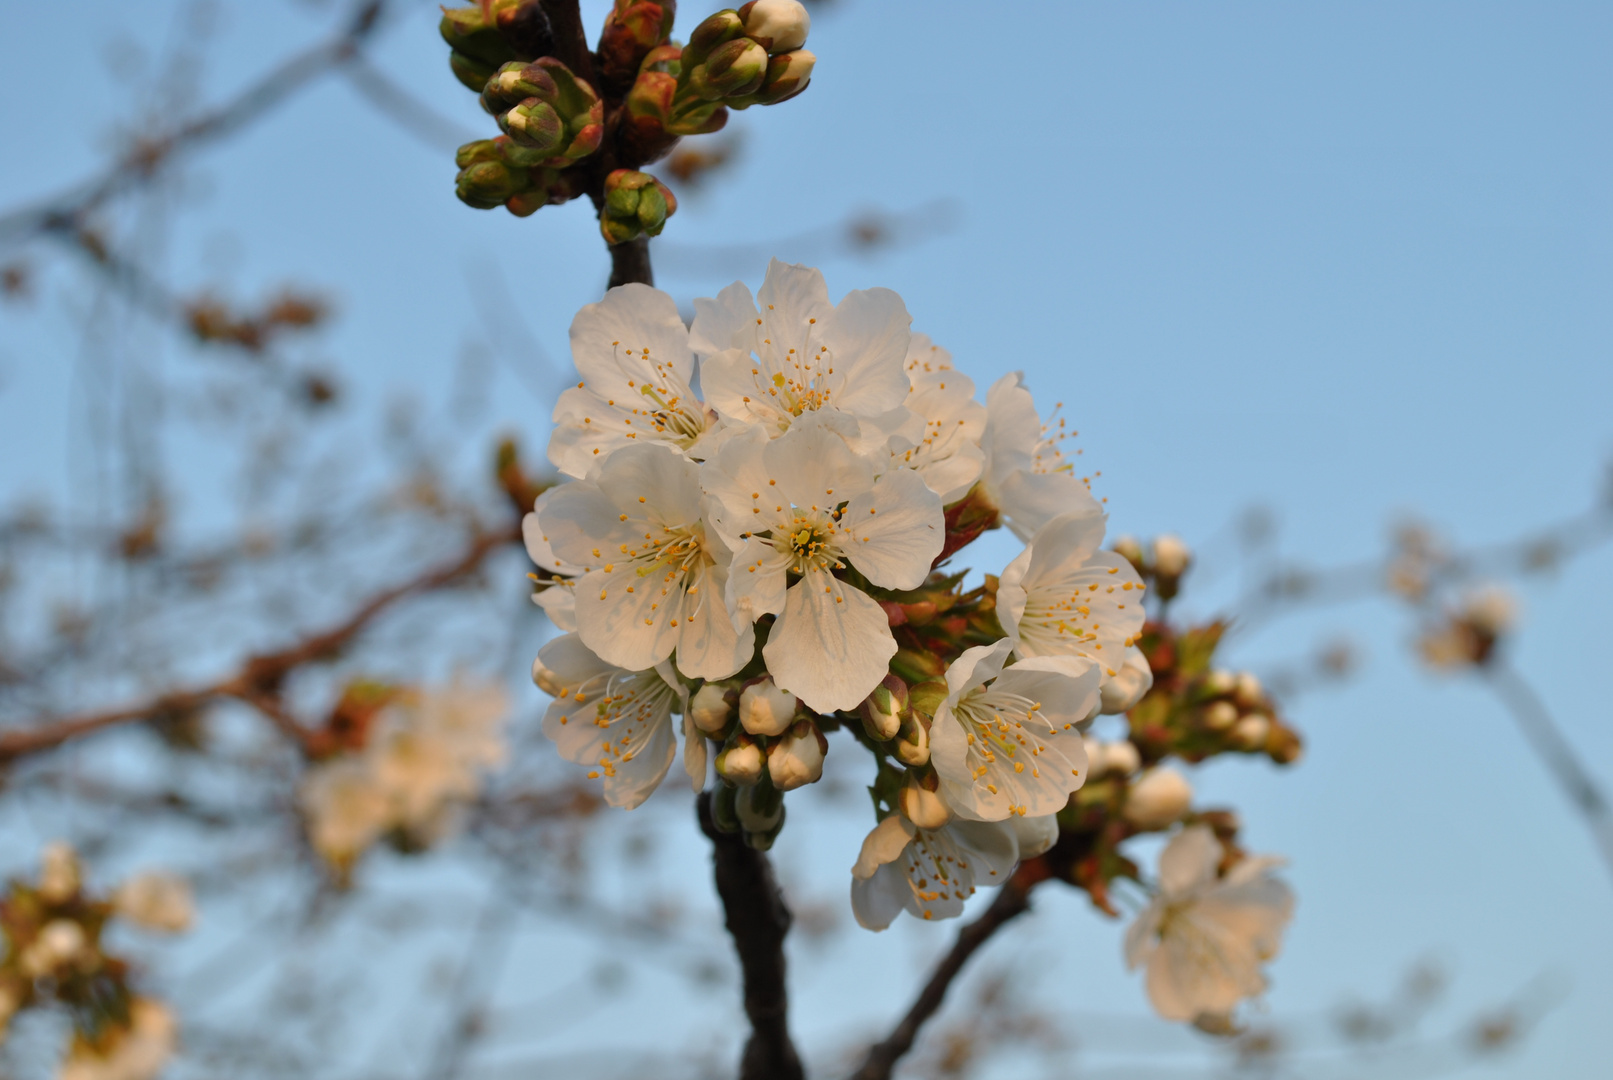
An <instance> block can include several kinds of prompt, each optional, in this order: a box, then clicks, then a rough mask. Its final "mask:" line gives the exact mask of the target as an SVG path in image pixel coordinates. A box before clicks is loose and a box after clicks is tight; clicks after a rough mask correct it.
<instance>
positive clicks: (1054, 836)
mask: <svg viewBox="0 0 1613 1080" xmlns="http://www.w3.org/2000/svg"><path fill="white" fill-rule="evenodd" d="M1008 825H1009V827H1010V828H1012V829H1013V830H1014V839H1015V840H1017V841H1018V842H1019V857H1020V859H1022V860H1023V859H1034V858H1036V856H1038V855H1041V854H1044V853H1046V852H1047V851H1048V850H1049V849H1050V848H1052V846H1053V845H1054V844H1056V843H1058V842H1059V816H1058V815H1057V814H1043V815H1041V816H1040V817H1021V816H1019V815H1018V814H1011V815H1009V818H1008Z"/></svg>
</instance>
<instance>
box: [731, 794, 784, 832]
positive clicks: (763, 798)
mask: <svg viewBox="0 0 1613 1080" xmlns="http://www.w3.org/2000/svg"><path fill="white" fill-rule="evenodd" d="M734 813H735V814H736V815H737V816H738V818H739V826H740V828H742V829H744V830H745V831H746V832H747V833H753V832H757V833H765V832H768V831H770V830H771V829H773V828H774V827H775V826H776V825H778V823H779V822H780V821H782V820H783V818H784V793H783V792H782V791H780V790H779V789H778V788H776V787H774V786H773V785H771V784H754V785H752V786H750V787H744V788H740V789H739V790H738V791H737V792H735V793H734Z"/></svg>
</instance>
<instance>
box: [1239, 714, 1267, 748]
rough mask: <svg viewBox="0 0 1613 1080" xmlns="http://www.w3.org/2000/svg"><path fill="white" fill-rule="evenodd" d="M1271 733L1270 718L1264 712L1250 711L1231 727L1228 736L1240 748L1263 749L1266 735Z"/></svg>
mask: <svg viewBox="0 0 1613 1080" xmlns="http://www.w3.org/2000/svg"><path fill="white" fill-rule="evenodd" d="M1269 734H1271V718H1270V717H1269V716H1267V715H1266V714H1265V713H1250V714H1249V715H1248V716H1245V717H1244V718H1243V719H1242V720H1239V721H1238V722H1237V724H1236V725H1234V726H1233V728H1232V734H1231V735H1230V736H1229V738H1230V739H1231V740H1232V744H1233V745H1234V746H1237V747H1238V748H1239V749H1242V750H1264V749H1265V748H1266V736H1267V735H1269Z"/></svg>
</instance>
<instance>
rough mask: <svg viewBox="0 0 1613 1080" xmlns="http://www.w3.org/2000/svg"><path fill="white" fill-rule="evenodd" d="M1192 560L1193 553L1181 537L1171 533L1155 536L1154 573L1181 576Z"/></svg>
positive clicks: (1173, 576)
mask: <svg viewBox="0 0 1613 1080" xmlns="http://www.w3.org/2000/svg"><path fill="white" fill-rule="evenodd" d="M1192 561H1193V553H1192V552H1191V551H1190V550H1188V546H1187V545H1186V544H1185V543H1183V542H1182V538H1181V537H1179V536H1174V535H1172V534H1170V533H1165V534H1163V535H1161V536H1156V537H1154V573H1156V574H1158V575H1159V576H1160V577H1167V578H1179V577H1181V576H1182V575H1183V574H1185V573H1187V568H1188V565H1189V564H1190V563H1192Z"/></svg>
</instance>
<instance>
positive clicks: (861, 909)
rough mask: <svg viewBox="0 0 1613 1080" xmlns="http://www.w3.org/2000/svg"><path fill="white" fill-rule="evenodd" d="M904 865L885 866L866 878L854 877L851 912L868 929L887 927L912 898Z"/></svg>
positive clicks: (860, 924) (858, 923)
mask: <svg viewBox="0 0 1613 1080" xmlns="http://www.w3.org/2000/svg"><path fill="white" fill-rule="evenodd" d="M911 899H912V894H911V892H910V891H909V890H908V887H907V878H906V877H905V876H904V875H903V874H902V871H901V868H900V867H895V866H881V867H880V868H879V869H878V871H877V872H875V873H874V875H873V876H872V877H870V878H868V879H866V880H864V879H862V878H855V877H854V878H852V879H851V913H852V915H854V916H855V917H856V919H857V925H859V926H861V927H862V928H863V929H865V930H883V929H885V928H886V927H888V926H889V925H890V924H891V922H892V921H893V920H894V919H895V918H896V916H898V915H900V914H901V913H902V909H903V908H904V907H906V906H907V904H908V903H909V902H910V901H911Z"/></svg>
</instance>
